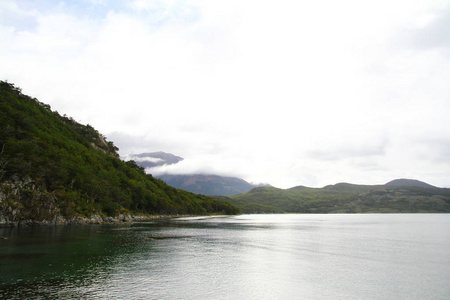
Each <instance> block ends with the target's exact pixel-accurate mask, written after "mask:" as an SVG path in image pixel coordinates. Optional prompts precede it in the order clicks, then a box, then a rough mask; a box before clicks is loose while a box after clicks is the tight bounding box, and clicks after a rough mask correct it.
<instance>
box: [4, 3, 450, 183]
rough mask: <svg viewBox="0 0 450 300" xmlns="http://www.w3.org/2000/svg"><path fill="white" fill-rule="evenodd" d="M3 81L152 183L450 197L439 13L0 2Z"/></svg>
mask: <svg viewBox="0 0 450 300" xmlns="http://www.w3.org/2000/svg"><path fill="white" fill-rule="evenodd" d="M0 41H2V42H1V46H0V80H7V81H8V82H10V83H13V84H15V85H16V86H18V87H20V88H21V89H22V91H23V93H24V94H27V95H30V96H32V97H36V98H37V99H39V101H41V102H44V103H47V104H49V105H51V107H52V110H56V111H58V112H59V113H60V114H66V115H67V116H70V117H73V118H74V119H75V120H76V121H78V122H80V123H82V124H90V125H91V126H93V127H94V128H95V129H97V130H98V131H99V132H101V133H102V134H104V135H105V136H106V137H107V139H108V140H110V141H113V142H114V144H115V145H116V146H117V147H119V149H120V150H119V153H120V155H121V156H122V157H124V158H125V157H127V156H128V155H130V154H136V153H143V152H154V151H164V152H168V153H172V154H175V155H177V156H181V157H183V158H184V160H183V161H182V162H180V163H178V164H176V165H171V166H164V167H160V168H157V169H154V170H152V172H153V173H154V175H157V174H160V173H170V174H190V173H203V174H216V175H223V176H235V177H239V178H242V179H245V180H247V181H249V182H252V183H268V184H271V185H273V186H276V187H280V188H290V187H293V186H298V185H304V186H310V187H322V186H325V185H328V184H335V183H339V182H349V183H355V184H384V183H386V182H388V181H391V180H393V179H397V178H411V179H418V180H421V181H425V182H427V183H429V184H432V185H436V186H439V187H450V118H449V112H450V84H449V83H450V1H449V0H446V1H441V0H389V1H388V0H379V1H360V0H341V1H335V0H317V1H302V0H299V1H292V0H290V1H287V0H277V1H265V0H259V1H253V0H244V1H242V0H239V1H237V0H227V1H210V0H193V1H190V0H168V1H159V0H134V1H119V0H78V1H57V0H51V1H50V0H34V1H25V0H2V1H0Z"/></svg>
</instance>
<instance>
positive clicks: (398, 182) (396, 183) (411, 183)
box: [385, 179, 436, 188]
mask: <svg viewBox="0 0 450 300" xmlns="http://www.w3.org/2000/svg"><path fill="white" fill-rule="evenodd" d="M385 186H389V187H418V188H436V187H435V186H433V185H431V184H428V183H425V182H422V181H419V180H415V179H395V180H392V181H389V182H388V183H386V184H385Z"/></svg>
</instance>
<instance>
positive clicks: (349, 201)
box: [216, 179, 450, 213]
mask: <svg viewBox="0 0 450 300" xmlns="http://www.w3.org/2000/svg"><path fill="white" fill-rule="evenodd" d="M393 183H395V184H393ZM393 183H392V182H391V183H387V184H386V185H374V186H370V185H354V184H348V183H339V184H336V185H329V186H326V187H324V188H308V187H303V186H300V187H294V188H291V189H286V190H284V189H277V188H273V187H259V188H255V189H253V190H251V191H250V192H248V193H244V194H239V195H235V196H229V197H220V198H219V197H217V198H216V199H221V200H227V201H229V202H230V203H232V204H233V205H235V206H237V207H239V208H240V209H241V210H242V211H243V212H244V213H418V212H423V213H424V212H445V213H448V212H450V190H449V189H442V188H436V187H433V186H431V185H427V184H425V183H423V182H419V181H414V180H406V179H402V180H398V181H394V182H393Z"/></svg>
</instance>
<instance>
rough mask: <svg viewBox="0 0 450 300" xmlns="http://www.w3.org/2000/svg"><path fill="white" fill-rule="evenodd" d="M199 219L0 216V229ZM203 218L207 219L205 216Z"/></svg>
mask: <svg viewBox="0 0 450 300" xmlns="http://www.w3.org/2000/svg"><path fill="white" fill-rule="evenodd" d="M191 217H200V216H199V215H150V214H138V215H123V214H120V215H118V216H116V217H106V216H101V215H98V214H95V215H92V216H91V217H89V218H88V217H73V218H70V219H66V218H64V217H62V216H56V217H55V218H53V219H52V220H42V221H36V220H30V219H28V220H20V221H10V220H9V219H6V218H4V217H2V216H0V228H4V227H38V226H70V225H94V224H130V223H134V222H145V221H152V220H169V219H175V218H191ZM203 217H208V215H205V216H203Z"/></svg>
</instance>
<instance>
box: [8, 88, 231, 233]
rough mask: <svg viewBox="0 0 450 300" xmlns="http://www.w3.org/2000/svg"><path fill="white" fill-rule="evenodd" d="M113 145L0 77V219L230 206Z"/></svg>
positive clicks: (66, 218)
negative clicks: (148, 168) (171, 181)
mask: <svg viewBox="0 0 450 300" xmlns="http://www.w3.org/2000/svg"><path fill="white" fill-rule="evenodd" d="M117 151H118V148H117V147H116V146H114V144H113V142H110V141H107V139H106V137H104V136H103V135H102V134H100V133H99V132H98V131H97V130H95V129H94V128H93V127H92V126H90V125H82V124H79V123H77V122H76V121H74V120H73V119H72V118H69V117H67V116H65V115H64V116H61V115H60V114H59V113H58V112H54V111H52V110H51V108H50V106H49V105H47V104H44V103H41V102H39V101H38V100H37V99H35V98H31V97H29V96H26V95H24V94H22V92H21V90H20V89H19V88H16V87H15V86H14V85H13V84H10V83H8V82H3V81H0V224H13V225H14V224H20V223H50V224H54V223H70V222H74V221H77V220H81V219H91V220H92V219H95V220H100V219H108V218H111V217H118V216H122V217H121V218H123V216H132V215H136V214H157V215H161V214H163V215H168V214H211V213H228V214H231V213H237V212H238V210H237V209H236V208H235V207H233V206H232V205H230V204H229V203H227V202H223V201H217V200H215V199H212V198H210V197H206V196H202V195H195V194H193V193H190V192H186V191H182V190H179V189H176V188H173V187H171V186H169V185H167V184H166V183H165V182H163V181H162V180H159V179H157V178H154V177H153V176H151V175H148V174H146V173H145V172H144V168H142V167H140V166H138V165H137V164H136V163H135V162H134V161H122V160H121V159H120V158H119V155H118V153H117Z"/></svg>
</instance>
